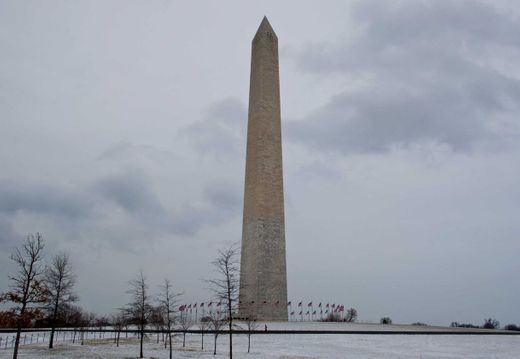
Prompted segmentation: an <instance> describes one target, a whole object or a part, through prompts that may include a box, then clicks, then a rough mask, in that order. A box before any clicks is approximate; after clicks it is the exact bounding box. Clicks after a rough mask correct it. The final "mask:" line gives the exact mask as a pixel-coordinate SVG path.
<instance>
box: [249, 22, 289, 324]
mask: <svg viewBox="0 0 520 359" xmlns="http://www.w3.org/2000/svg"><path fill="white" fill-rule="evenodd" d="M250 81H251V82H250V89H249V113H248V125H247V155H246V179H245V192H244V218H243V225H242V254H241V265H240V270H241V272H240V304H239V315H240V316H241V317H249V318H254V319H257V320H279V321H286V320H287V271H286V264H285V220H284V199H283V170H282V133H281V123H280V81H279V75H278V38H277V37H276V34H275V33H274V30H273V28H272V27H271V25H270V24H269V21H268V20H267V18H266V17H264V19H263V20H262V23H261V24H260V27H259V28H258V31H257V32H256V35H255V37H254V38H253V44H252V51H251V79H250Z"/></svg>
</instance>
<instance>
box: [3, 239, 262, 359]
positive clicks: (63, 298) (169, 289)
mask: <svg viewBox="0 0 520 359" xmlns="http://www.w3.org/2000/svg"><path fill="white" fill-rule="evenodd" d="M44 247H45V245H44V240H43V237H42V235H41V234H40V233H36V234H30V235H28V236H27V238H26V239H25V241H24V243H23V244H22V245H21V246H20V247H19V248H16V249H15V250H14V251H13V253H12V254H11V256H10V258H11V260H13V261H14V263H15V268H16V272H15V273H14V274H13V275H10V276H9V281H10V285H9V290H8V291H7V292H5V293H1V294H0V303H11V307H10V308H9V309H8V310H5V311H0V327H4V328H15V329H16V335H15V341H14V346H13V359H16V358H17V357H18V351H19V345H20V337H21V332H22V329H23V328H29V327H46V328H50V338H49V348H50V349H52V348H53V346H54V335H55V331H56V328H59V327H73V328H85V327H93V326H94V327H99V328H100V329H101V328H103V327H105V326H112V328H113V330H114V331H115V332H116V337H115V339H114V340H115V342H116V345H117V346H119V341H120V333H121V332H122V331H123V330H124V329H128V328H129V327H131V328H134V327H135V328H137V333H138V336H139V357H140V358H143V355H144V353H143V351H144V349H143V340H144V338H145V337H146V335H147V333H146V331H147V329H148V328H149V327H153V328H154V329H155V330H156V331H157V342H158V341H159V332H163V333H165V334H166V338H165V347H166V346H168V347H169V357H170V358H172V350H173V349H172V331H173V330H174V329H179V328H180V329H181V330H182V331H183V346H185V344H186V332H187V331H188V330H189V329H191V328H192V326H193V325H194V324H195V323H194V322H192V319H191V316H188V315H187V313H185V312H184V311H182V310H179V306H178V299H179V297H180V296H181V294H182V293H180V292H177V291H175V290H174V288H173V285H172V283H171V281H170V280H169V279H164V281H163V284H162V285H161V286H160V288H159V291H158V294H157V295H152V293H151V291H150V289H149V285H148V281H147V278H146V276H145V274H144V273H143V271H140V272H139V273H138V274H137V276H136V277H135V278H133V279H132V280H130V281H129V282H128V284H129V288H128V290H127V293H128V294H129V296H130V300H129V302H128V303H127V304H126V305H124V306H123V307H121V308H120V309H119V310H118V311H117V312H116V313H115V314H113V315H112V316H111V317H101V316H97V315H95V314H94V313H90V312H86V311H84V310H83V309H81V307H79V306H77V305H75V303H76V302H77V301H78V296H77V295H76V293H75V290H74V287H75V284H76V276H75V274H74V272H73V269H72V264H71V261H70V257H69V256H68V255H67V254H66V253H58V254H56V255H54V256H53V257H52V258H51V259H50V261H49V262H47V263H46V262H45V261H44V255H43V252H44ZM212 264H213V267H214V269H215V276H214V278H212V279H209V280H206V282H207V284H209V286H210V288H211V289H212V291H213V293H214V297H215V300H217V301H218V302H219V303H222V305H223V307H224V308H225V309H224V310H223V311H222V312H220V311H219V312H210V313H209V314H208V315H207V316H206V317H203V318H201V320H200V322H199V323H198V325H199V329H200V330H201V333H202V335H201V347H202V349H204V331H205V330H211V331H212V333H213V338H214V346H213V353H214V354H216V351H217V339H218V336H219V334H220V332H221V331H222V329H224V327H227V328H228V329H229V330H228V332H229V357H230V358H232V355H233V329H234V328H235V323H234V321H233V316H234V313H235V312H236V310H237V308H238V305H237V304H238V289H239V265H238V249H237V246H236V245H233V246H231V247H230V248H228V249H226V250H222V251H219V253H218V256H217V258H216V259H215V260H214V261H213V262H212ZM248 328H249V330H250V331H252V330H254V329H255V328H256V326H255V324H254V318H249V320H248ZM81 332H82V333H83V331H81ZM248 339H249V340H248V342H249V343H248V352H249V348H250V335H249V336H248ZM81 343H82V344H83V335H81Z"/></svg>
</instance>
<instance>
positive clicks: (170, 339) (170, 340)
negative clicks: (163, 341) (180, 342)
mask: <svg viewBox="0 0 520 359" xmlns="http://www.w3.org/2000/svg"><path fill="white" fill-rule="evenodd" d="M169 342H170V359H172V332H170V335H169Z"/></svg>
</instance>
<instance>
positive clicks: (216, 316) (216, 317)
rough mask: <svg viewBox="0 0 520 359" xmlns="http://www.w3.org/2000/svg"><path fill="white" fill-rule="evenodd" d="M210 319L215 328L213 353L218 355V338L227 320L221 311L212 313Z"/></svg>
mask: <svg viewBox="0 0 520 359" xmlns="http://www.w3.org/2000/svg"><path fill="white" fill-rule="evenodd" d="M209 321H210V323H211V328H212V329H213V355H217V339H218V336H219V334H220V331H221V330H222V328H223V327H224V326H225V325H226V320H224V319H222V318H221V317H220V312H218V311H217V312H214V313H210V315H209Z"/></svg>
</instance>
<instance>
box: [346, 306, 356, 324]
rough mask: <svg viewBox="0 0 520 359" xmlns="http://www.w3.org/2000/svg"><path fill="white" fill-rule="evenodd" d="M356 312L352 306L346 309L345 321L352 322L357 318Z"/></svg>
mask: <svg viewBox="0 0 520 359" xmlns="http://www.w3.org/2000/svg"><path fill="white" fill-rule="evenodd" d="M357 317H358V312H357V310H356V309H354V308H350V309H347V315H346V316H345V321H346V322H349V323H353V322H355V321H356V320H357Z"/></svg>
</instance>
